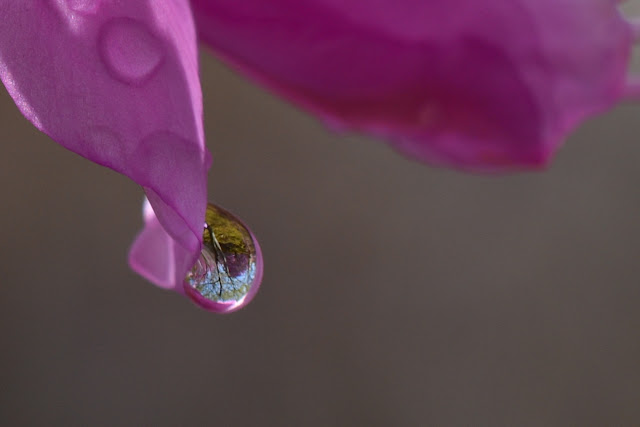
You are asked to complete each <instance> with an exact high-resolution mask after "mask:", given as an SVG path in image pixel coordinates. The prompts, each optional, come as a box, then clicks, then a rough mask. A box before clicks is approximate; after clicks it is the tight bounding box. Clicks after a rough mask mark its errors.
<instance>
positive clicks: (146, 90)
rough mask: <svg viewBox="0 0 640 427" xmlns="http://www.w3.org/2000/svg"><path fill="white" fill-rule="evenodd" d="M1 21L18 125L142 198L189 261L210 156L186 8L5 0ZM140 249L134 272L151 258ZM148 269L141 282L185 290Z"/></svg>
mask: <svg viewBox="0 0 640 427" xmlns="http://www.w3.org/2000/svg"><path fill="white" fill-rule="evenodd" d="M0 17H1V18H2V25H1V26H0V78H1V79H2V81H3V82H4V84H5V86H6V87H7V90H8V91H9V93H10V95H11V96H12V97H13V99H14V100H15V102H16V104H17V106H18V107H19V108H20V110H21V111H22V113H23V114H24V115H25V117H26V118H27V119H29V120H30V121H31V122H32V123H33V124H34V125H35V126H36V127H37V128H38V129H40V130H42V131H43V132H45V133H47V134H48V135H49V136H51V138H53V139H54V140H55V141H57V142H58V143H60V144H61V145H63V146H64V147H66V148H68V149H70V150H72V151H74V152H76V153H78V154H80V155H81V156H84V157H86V158H88V159H90V160H92V161H94V162H96V163H99V164H102V165H104V166H107V167H110V168H112V169H114V170H116V171H118V172H120V173H123V174H125V175H127V176H129V177H130V178H131V179H133V180H134V181H136V182H137V183H139V184H140V185H142V186H143V187H145V190H146V192H147V194H148V195H149V199H150V200H151V203H152V204H153V205H154V208H155V211H156V212H157V214H158V218H159V220H160V223H161V224H162V226H163V227H164V229H165V230H166V232H167V233H168V234H169V235H170V236H171V238H172V239H175V240H176V242H178V243H179V244H180V245H181V246H182V248H183V250H184V251H186V253H187V254H189V255H190V256H191V259H192V261H195V259H196V257H197V254H198V253H199V251H200V245H201V240H202V235H201V233H202V224H203V222H204V212H205V208H206V171H207V168H208V164H209V157H208V156H209V154H208V152H207V151H206V149H205V146H204V135H203V127H202V100H201V91H200V82H199V77H198V60H197V59H198V57H197V46H196V38H195V31H194V27H193V22H192V17H191V11H190V6H189V4H188V1H187V0H164V1H153V0H144V1H143V0H136V1H116V0H51V1H42V0H20V1H14V0H0ZM153 230H155V231H153ZM153 232H157V233H160V234H162V233H164V230H162V228H161V227H159V226H157V224H156V225H152V226H150V229H148V230H145V232H144V233H143V236H142V237H141V238H142V239H143V240H144V242H146V243H148V242H151V241H153V240H154V239H162V238H168V236H155V237H154V236H152V234H153ZM138 248H144V250H143V251H138V250H136V251H133V254H134V259H132V263H134V264H135V263H136V262H138V260H142V259H145V257H148V256H149V254H150V253H151V252H146V251H147V250H149V251H152V250H153V248H151V245H149V244H145V243H140V244H139V245H138ZM165 255H166V254H165ZM166 256H170V255H166ZM178 264H179V265H180V268H181V269H183V270H184V273H186V270H187V269H188V268H189V266H187V267H185V266H184V265H182V264H183V263H178ZM178 264H177V265H178ZM151 266H152V271H149V272H148V274H147V277H154V278H156V279H157V280H155V281H156V282H157V283H158V284H160V285H161V286H165V287H177V288H179V289H181V288H182V283H181V282H180V283H173V284H172V285H171V286H169V282H167V280H168V278H167V272H166V271H164V270H163V268H165V267H163V266H162V265H160V263H155V264H152V265H151ZM175 276H176V277H184V274H182V275H181V274H180V272H176V274H175Z"/></svg>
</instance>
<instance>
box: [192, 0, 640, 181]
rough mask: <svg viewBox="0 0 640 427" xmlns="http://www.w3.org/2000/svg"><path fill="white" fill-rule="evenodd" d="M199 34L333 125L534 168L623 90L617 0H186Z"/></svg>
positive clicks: (444, 154) (479, 163)
mask: <svg viewBox="0 0 640 427" xmlns="http://www.w3.org/2000/svg"><path fill="white" fill-rule="evenodd" d="M191 3H192V5H193V8H194V12H195V16H196V24H197V26H198V31H199V34H200V36H201V38H202V40H203V41H205V42H206V43H207V44H208V45H210V46H211V47H212V48H213V49H214V50H215V51H216V52H218V53H219V54H220V55H221V56H222V57H223V58H224V59H226V60H227V61H229V62H230V63H232V64H233V65H234V66H236V67H237V68H239V69H240V70H241V71H242V72H244V73H245V74H247V75H249V76H251V77H252V78H254V79H255V80H257V81H259V82H261V83H262V84H264V85H266V86H267V87H269V88H270V89H272V90H274V91H275V92H277V93H279V94H281V95H283V96H285V97H286V98H288V99H289V100H291V101H293V102H295V103H297V104H298V105H300V106H302V107H304V108H306V109H308V110H310V111H312V112H314V113H316V114H318V115H320V116H321V117H323V118H324V120H325V121H326V122H327V123H329V124H330V125H331V126H332V127H334V128H336V129H345V130H356V131H363V132H368V133H371V134H375V135H379V136H383V137H385V138H386V139H389V140H391V141H392V143H393V145H394V146H395V147H396V148H398V149H399V150H401V151H403V152H405V153H407V154H409V155H411V156H414V157H415V158H418V159H420V160H424V161H428V162H430V163H435V164H441V165H448V166H456V167H460V168H465V169H470V170H488V171H491V170H504V169H511V168H531V167H534V168H535V167H540V166H543V165H545V164H546V163H547V161H548V159H549V158H550V156H551V154H552V153H553V152H554V151H555V150H556V148H557V147H558V146H559V145H560V144H561V142H562V141H563V139H564V138H565V137H566V135H567V133H568V132H569V131H571V130H572V129H573V128H574V127H575V126H576V125H577V124H578V123H579V122H580V121H581V120H582V119H583V118H585V117H587V116H588V115H591V114H594V113H596V112H599V111H602V110H604V109H606V108H609V107H610V106H611V105H612V104H613V103H615V102H616V101H617V100H618V99H619V98H620V97H621V96H622V95H623V94H624V92H625V90H626V89H625V85H626V83H625V80H626V70H627V64H628V59H629V54H630V46H631V42H632V40H631V39H632V36H631V30H630V27H629V25H628V23H627V22H625V21H624V20H623V18H622V17H621V15H620V13H619V11H618V8H617V2H615V1H613V0H510V1H507V0H449V1H418V0H366V1H365V0H352V1H344V0H272V1H269V2H265V1H262V0H245V1H236V0H192V2H191Z"/></svg>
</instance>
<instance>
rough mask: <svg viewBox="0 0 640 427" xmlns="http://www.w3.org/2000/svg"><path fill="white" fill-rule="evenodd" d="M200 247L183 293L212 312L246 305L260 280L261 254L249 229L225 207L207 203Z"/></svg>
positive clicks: (226, 310) (223, 311)
mask: <svg viewBox="0 0 640 427" xmlns="http://www.w3.org/2000/svg"><path fill="white" fill-rule="evenodd" d="M202 240H203V248H202V253H201V254H200V258H199V259H198V261H197V262H196V265H195V266H194V267H193V268H192V269H191V271H190V272H189V273H188V274H187V277H186V279H185V290H186V293H187V294H188V295H189V296H190V297H191V298H192V299H193V300H194V301H195V302H196V303H197V304H199V305H201V306H202V307H204V308H206V309H209V310H211V311H217V312H220V313H225V312H230V311H234V310H237V309H239V308H240V307H242V306H244V305H246V304H247V303H248V302H249V301H250V300H251V299H252V298H253V296H254V295H255V293H256V292H257V290H258V287H259V286H260V281H261V280H262V255H261V253H260V247H259V245H258V242H257V240H256V239H255V238H254V236H253V235H252V234H251V232H250V231H249V229H248V228H247V227H246V226H245V225H244V224H243V223H242V222H241V221H240V220H239V219H238V218H236V217H235V216H233V215H232V214H231V213H229V212H227V211H226V210H224V209H222V208H220V207H218V206H216V205H214V204H212V203H209V204H208V206H207V211H206V214H205V224H204V229H203V233H202Z"/></svg>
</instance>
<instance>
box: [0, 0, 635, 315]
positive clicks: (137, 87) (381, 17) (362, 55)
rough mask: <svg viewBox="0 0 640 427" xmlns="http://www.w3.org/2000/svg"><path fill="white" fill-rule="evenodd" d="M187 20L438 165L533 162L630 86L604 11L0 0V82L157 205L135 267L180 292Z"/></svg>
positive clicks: (189, 157) (193, 177)
mask: <svg viewBox="0 0 640 427" xmlns="http://www.w3.org/2000/svg"><path fill="white" fill-rule="evenodd" d="M192 13H193V16H195V24H196V25H197V32H198V36H199V37H200V40H202V41H203V42H205V43H206V44H208V45H209V46H210V47H211V48H212V49H213V50H214V51H215V52H216V53H217V54H218V55H220V56H221V57H222V58H223V59H224V60H226V61H227V62H228V63H230V64H232V65H233V66H234V67H235V68H237V69H238V70H239V71H240V72H241V73H244V74H245V75H247V76H248V77H249V78H252V79H254V80H255V81H257V82H259V83H261V84H263V85H264V86H266V87H267V88H269V89H270V90H272V91H274V92H276V93H278V94H280V95H282V96H284V97H285V98H287V99H288V100H290V101H292V102H294V103H295V104H297V105H299V106H300V107H302V108H304V109H306V110H308V111H310V112H312V113H314V114H316V115H318V116H319V117H321V118H322V119H323V120H324V121H325V122H326V123H327V124H329V125H330V126H331V127H333V128H334V129H340V130H354V131H359V132H366V133H369V134H373V135H376V136H380V137H382V138H384V139H386V140H388V141H389V142H390V143H391V144H392V145H393V146H394V147H396V148H397V149H398V150H399V151H401V152H403V153H405V154H407V155H409V156H412V157H414V158H416V159H419V160H423V161H426V162H428V163H431V164H436V165H444V166H452V167H456V168H461V169H465V170H472V171H504V170H517V169H526V168H540V167H542V166H544V165H546V164H547V163H548V162H549V159H550V158H551V156H552V154H553V153H554V151H555V150H556V149H557V148H558V147H559V145H560V144H561V143H562V141H563V140H564V139H565V137H566V136H567V134H568V133H569V132H571V131H572V130H573V129H574V128H575V127H576V126H577V125H578V124H579V123H580V122H581V121H582V120H584V119H585V118H586V117H588V116H590V115H593V114H595V113H598V112H601V111H604V110H606V109H607V108H610V107H611V106H612V105H614V104H615V103H616V102H618V101H619V100H620V99H622V98H623V97H625V96H637V94H638V93H639V92H640V90H638V85H636V84H634V83H632V82H630V79H629V78H628V77H627V67H628V63H629V57H630V52H631V45H632V42H633V38H634V31H633V26H632V25H631V24H629V23H628V22H627V21H625V20H624V19H623V17H622V16H621V14H620V13H619V11H618V6H617V2H616V1H613V0H447V1H444V0H440V1H436V0H432V1H430V0H348V1H345V0H242V1H239V0H192V1H191V2H189V1H187V0H164V1H151V0H144V1H143V0H136V1H116V0H20V1H15V0H0V18H1V19H2V26H0V78H1V79H2V81H3V83H4V84H5V86H6V87H7V90H8V91H9V93H10V95H11V96H12V97H13V99H14V100H15V102H16V105H17V106H18V108H19V109H20V111H21V112H22V113H23V114H24V116H25V117H26V118H27V119H29V120H30V121H31V122H32V123H33V124H34V125H35V126H36V127H37V128H38V129H40V130H42V131H43V132H45V133H47V134H48V135H49V136H50V137H51V138H53V139H54V140H55V141H57V142H58V143H60V144H61V145H63V146H64V147H66V148H68V149H70V150H72V151H74V152H76V153H78V154H80V155H82V156H83V157H86V158H88V159H90V160H92V161H94V162H96V163H99V164H102V165H104V166H107V167H110V168H112V169H114V170H116V171H118V172H120V173H123V174H125V175H127V176H128V177H130V178H131V179H133V180H134V181H135V182H137V183H138V184H140V185H141V186H142V187H143V188H144V190H145V193H146V195H147V198H148V200H149V202H150V206H151V207H152V208H153V209H150V208H147V209H146V213H145V229H144V230H143V231H142V233H141V234H140V236H139V237H138V239H137V241H136V243H135V244H134V246H133V248H132V251H131V264H132V266H133V268H134V269H135V270H136V271H138V272H139V273H140V274H142V275H143V276H144V277H146V278H147V279H149V280H150V281H152V282H153V283H155V284H157V285H158V286H161V287H163V288H167V289H173V290H176V291H178V292H181V293H184V292H185V287H184V286H185V285H184V278H185V276H186V274H187V272H189V271H190V270H191V268H192V267H193V266H194V264H195V263H196V260H197V259H198V257H199V256H200V252H201V249H202V242H203V234H202V233H203V231H202V225H203V223H204V215H205V209H206V206H207V190H206V174H207V170H208V167H209V164H210V158H209V157H210V156H209V153H208V151H207V150H206V147H205V144H204V134H203V126H202V100H201V91H200V82H199V78H198V63H197V46H196V43H197V37H196V30H195V26H194V22H193V19H192ZM258 258H259V248H258ZM259 267H260V268H259V270H260V271H259V273H260V274H257V275H256V283H255V289H257V286H258V282H259V280H260V277H261V262H260V266H259ZM255 289H254V290H253V292H255ZM187 291H188V289H187ZM187 293H189V292H187ZM194 299H195V300H196V302H198V303H200V304H201V305H205V306H206V308H208V309H211V310H214V311H228V310H229V309H230V307H219V306H215V305H213V306H212V305H210V304H202V301H199V300H198V299H197V298H194ZM248 300H249V298H247V299H246V300H245V301H243V302H242V304H244V303H246V302H248ZM242 304H239V305H242ZM239 305H238V306H239ZM238 306H234V307H231V309H236V308H238Z"/></svg>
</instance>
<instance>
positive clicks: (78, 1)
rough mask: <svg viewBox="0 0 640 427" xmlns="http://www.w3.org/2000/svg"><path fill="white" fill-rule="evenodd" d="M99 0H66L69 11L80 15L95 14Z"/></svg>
mask: <svg viewBox="0 0 640 427" xmlns="http://www.w3.org/2000/svg"><path fill="white" fill-rule="evenodd" d="M100 3H101V0H67V5H68V6H69V9H71V10H73V11H74V12H80V13H96V12H97V11H98V7H99V6H100Z"/></svg>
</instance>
